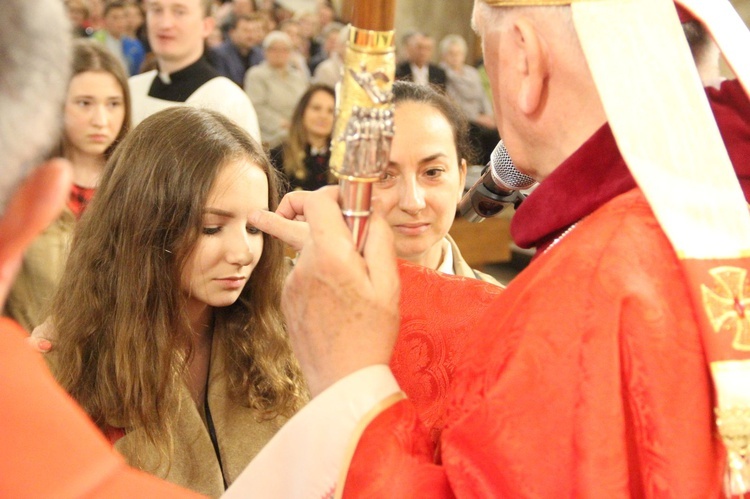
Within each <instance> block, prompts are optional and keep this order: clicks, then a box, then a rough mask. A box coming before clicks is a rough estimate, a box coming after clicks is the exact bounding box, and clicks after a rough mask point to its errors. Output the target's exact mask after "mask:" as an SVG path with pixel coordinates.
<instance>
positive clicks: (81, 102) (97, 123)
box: [5, 39, 130, 331]
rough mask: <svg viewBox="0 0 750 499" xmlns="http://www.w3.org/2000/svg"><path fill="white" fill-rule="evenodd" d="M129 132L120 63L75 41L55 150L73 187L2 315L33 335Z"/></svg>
mask: <svg viewBox="0 0 750 499" xmlns="http://www.w3.org/2000/svg"><path fill="white" fill-rule="evenodd" d="M129 128H130V94H129V92H128V83H127V76H126V75H125V71H124V69H123V68H122V65H121V64H120V61H119V60H117V59H116V58H115V56H113V55H112V54H111V53H110V52H109V51H107V50H106V49H105V48H104V47H103V46H102V45H101V44H99V43H97V42H94V41H93V40H85V39H81V40H76V41H75V42H74V45H73V71H72V77H71V79H70V82H69V83H68V95H67V98H66V99H65V110H64V123H63V133H62V142H61V145H60V151H58V152H56V154H55V155H59V156H62V157H64V158H66V159H67V160H68V161H70V163H71V165H72V167H73V168H72V169H73V186H72V188H71V192H70V198H69V199H68V203H67V206H66V208H65V209H64V210H63V212H62V213H61V214H60V217H58V219H57V220H56V221H55V222H54V223H53V224H52V225H51V226H50V227H49V228H47V230H45V232H43V233H42V235H40V236H39V238H37V239H36V240H35V241H34V242H33V243H32V245H31V246H30V247H29V249H28V251H27V253H26V255H25V257H24V261H23V264H22V267H21V271H20V272H19V274H18V278H17V279H16V281H15V283H14V285H13V289H12V290H11V293H10V295H9V297H8V302H7V304H6V309H5V314H6V315H8V316H10V317H12V318H14V319H15V320H16V321H18V322H19V323H20V324H21V325H22V326H23V327H24V328H26V330H28V331H32V330H33V329H34V328H35V327H36V326H38V325H39V324H41V323H42V322H44V319H45V318H46V316H47V306H48V304H49V301H50V299H51V297H52V295H53V294H54V292H55V290H56V289H57V284H58V281H59V280H60V275H61V274H62V271H63V268H64V267H65V262H66V260H67V257H68V247H69V245H70V238H71V236H72V233H73V228H74V226H75V225H76V221H77V220H78V219H79V218H80V217H81V215H82V214H83V211H84V210H85V209H86V206H87V205H88V203H89V201H91V199H92V197H93V196H94V193H95V192H96V187H97V185H98V183H99V179H100V178H101V176H102V173H103V171H104V164H105V163H106V161H107V159H108V158H109V156H110V154H112V151H113V150H114V149H115V147H116V146H117V144H118V143H119V142H120V141H121V140H122V139H123V138H124V137H125V135H126V134H127V133H128V129H129Z"/></svg>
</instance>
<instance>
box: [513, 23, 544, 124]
mask: <svg viewBox="0 0 750 499" xmlns="http://www.w3.org/2000/svg"><path fill="white" fill-rule="evenodd" d="M513 42H514V49H515V50H516V51H517V53H516V68H515V69H516V71H518V72H519V75H520V85H519V88H518V107H519V109H520V110H521V112H523V113H525V114H534V113H535V112H536V111H537V110H538V108H539V106H540V105H541V103H542V95H543V93H544V85H545V81H546V80H547V76H548V75H547V71H548V66H547V51H546V47H545V45H544V40H543V38H542V37H541V36H540V33H539V31H538V28H537V26H535V25H534V23H533V22H532V21H531V20H529V19H527V18H524V17H521V18H519V19H517V20H515V22H514V24H513Z"/></svg>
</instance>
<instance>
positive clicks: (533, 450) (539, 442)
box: [344, 190, 723, 498]
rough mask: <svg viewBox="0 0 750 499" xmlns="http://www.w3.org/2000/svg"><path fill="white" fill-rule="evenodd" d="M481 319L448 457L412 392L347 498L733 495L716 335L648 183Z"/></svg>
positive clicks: (460, 384)
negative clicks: (717, 405)
mask: <svg viewBox="0 0 750 499" xmlns="http://www.w3.org/2000/svg"><path fill="white" fill-rule="evenodd" d="M573 269H574V271H572V270H573ZM408 292H409V290H408V289H407V290H406V292H405V293H404V295H405V296H406V295H408ZM441 294H442V292H441V289H440V284H439V283H437V284H436V285H433V290H432V296H431V297H429V298H427V300H426V301H425V302H424V304H423V306H424V307H425V308H427V309H428V310H436V309H437V307H434V306H432V305H431V302H432V301H438V302H442V296H440V295H441ZM454 296H455V297H456V298H455V300H453V301H452V302H451V306H452V307H454V308H458V309H459V310H460V309H462V308H463V307H467V306H470V305H471V302H470V301H464V300H463V298H462V297H461V295H460V293H459V294H455V295H454ZM426 329H429V326H426ZM465 331H466V335H465V336H463V337H462V341H464V342H465V343H466V345H464V350H463V352H462V353H461V354H460V356H458V357H456V358H454V362H455V365H456V368H455V378H454V380H453V382H452V383H451V384H450V386H449V389H448V394H447V396H448V400H449V401H448V406H447V409H446V415H445V427H444V429H443V431H442V434H441V436H440V441H439V445H440V449H441V460H437V459H436V458H435V454H434V451H433V450H432V448H431V446H430V445H429V443H430V438H429V436H428V430H426V429H425V427H424V426H423V424H422V423H421V422H420V421H419V413H420V409H419V408H418V407H416V404H414V403H413V402H412V401H410V400H406V401H403V402H400V403H399V404H397V405H396V406H394V407H392V408H390V409H388V410H387V411H385V412H384V413H382V414H381V415H380V416H379V417H378V418H376V419H375V420H374V421H373V423H371V424H370V425H369V426H368V428H367V429H366V431H365V433H364V435H363V437H362V439H361V440H360V442H359V445H358V447H357V450H356V453H355V456H354V459H353V461H352V463H351V468H350V471H349V474H348V476H347V481H346V486H345V490H344V493H345V495H346V496H347V497H371V496H372V497H374V496H382V494H383V493H384V492H385V491H387V493H388V495H394V496H403V497H411V496H417V495H419V496H423V495H424V496H429V497H449V496H451V495H453V494H455V495H457V496H465V497H607V498H611V497H696V498H697V497H700V498H705V497H717V496H718V494H719V490H720V484H721V483H720V482H721V469H722V465H723V461H722V459H723V447H722V445H721V443H720V442H719V441H718V440H717V438H716V437H715V434H714V430H715V428H714V426H713V417H712V408H713V403H712V397H713V392H712V388H711V381H710V375H709V372H708V369H707V366H706V363H705V358H704V353H703V350H702V346H701V338H700V333H699V330H698V328H697V327H696V324H695V318H694V313H693V310H692V308H691V305H690V299H689V296H688V292H687V290H686V284H685V280H684V276H683V272H682V269H681V267H680V265H679V262H678V261H677V260H676V258H675V256H674V251H673V250H672V248H671V246H670V244H669V242H668V240H667V239H666V237H665V236H664V234H663V233H662V231H661V229H660V227H659V224H658V223H657V221H656V220H655V218H654V216H653V213H652V212H651V210H650V208H649V206H648V203H647V202H646V200H645V199H644V197H643V195H642V194H641V192H640V191H638V190H633V191H631V192H629V193H626V194H624V195H621V196H619V197H617V198H616V199H614V200H613V201H611V202H610V203H607V204H606V205H605V206H603V207H602V208H601V209H599V210H597V211H596V212H595V213H593V214H591V215H589V216H588V217H587V218H586V219H585V220H584V221H583V222H581V223H579V224H578V226H576V228H575V229H574V230H573V231H571V232H570V233H569V235H567V236H566V237H565V238H564V239H563V240H562V241H561V242H560V243H559V244H557V245H556V246H554V247H552V248H550V249H549V251H548V252H547V253H545V254H544V255H542V256H540V257H539V258H538V259H537V260H535V261H534V262H532V264H531V265H530V266H529V267H528V268H527V269H526V270H525V271H524V272H522V273H521V274H520V275H519V276H518V277H516V279H515V280H514V281H512V282H511V284H510V286H509V287H508V288H507V289H506V290H505V291H504V292H502V293H500V294H499V295H497V296H496V297H495V298H494V300H493V303H491V304H490V306H489V307H488V313H487V314H486V315H485V316H484V318H483V319H479V320H477V321H476V326H475V327H474V328H471V327H470V326H469V325H467V326H466V328H465ZM394 487H395V492H394ZM425 491H427V492H425Z"/></svg>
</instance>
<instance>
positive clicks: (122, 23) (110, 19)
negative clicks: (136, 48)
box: [104, 7, 128, 38]
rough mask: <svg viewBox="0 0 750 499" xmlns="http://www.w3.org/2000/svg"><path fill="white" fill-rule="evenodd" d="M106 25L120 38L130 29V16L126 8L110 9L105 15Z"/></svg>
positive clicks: (107, 28) (110, 31) (112, 33)
mask: <svg viewBox="0 0 750 499" xmlns="http://www.w3.org/2000/svg"><path fill="white" fill-rule="evenodd" d="M104 27H105V28H106V30H107V31H108V32H109V34H110V35H112V36H113V37H114V38H120V37H121V36H123V35H124V34H125V33H127V30H128V18H127V13H126V12H125V8H124V7H122V8H120V7H117V8H114V9H109V11H108V12H107V15H106V16H104Z"/></svg>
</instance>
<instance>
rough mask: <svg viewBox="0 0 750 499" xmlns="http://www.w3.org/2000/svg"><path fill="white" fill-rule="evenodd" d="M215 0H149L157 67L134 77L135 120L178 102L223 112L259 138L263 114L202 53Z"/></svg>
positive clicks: (150, 35) (148, 17)
mask: <svg viewBox="0 0 750 499" xmlns="http://www.w3.org/2000/svg"><path fill="white" fill-rule="evenodd" d="M211 4H212V1H211V0H146V2H145V6H146V24H147V27H148V38H149V43H150V44H151V49H152V50H153V52H154V55H155V56H156V61H157V64H158V70H153V71H149V72H146V73H143V74H139V75H136V76H133V77H131V78H130V80H129V84H130V93H131V97H132V103H133V109H132V111H133V113H132V114H133V124H134V125H137V124H138V123H140V122H141V121H143V120H144V119H145V118H146V117H148V116H150V115H152V114H154V113H156V112H158V111H161V110H163V109H166V108H168V107H172V106H176V105H190V106H196V107H201V108H206V109H213V110H214V111H218V112H220V113H222V114H224V115H226V116H227V117H228V118H230V119H232V120H234V121H235V122H236V123H237V124H238V125H240V126H241V127H243V128H245V130H247V131H248V133H250V135H251V136H252V137H253V138H255V139H256V140H258V141H260V130H259V127H258V117H257V115H256V114H255V109H254V108H253V105H252V103H251V102H250V99H249V97H248V96H247V94H246V93H245V92H244V91H243V90H242V89H241V88H240V87H238V86H237V85H236V84H235V83H233V82H232V81H231V80H230V79H228V78H226V77H223V76H221V75H220V74H219V73H218V72H217V71H216V69H214V68H213V67H212V66H211V65H210V64H209V63H208V62H207V61H206V59H205V58H204V57H203V50H204V41H205V39H206V37H207V36H208V35H209V33H211V31H213V29H214V25H215V21H214V19H213V17H211V15H210V13H211Z"/></svg>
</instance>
